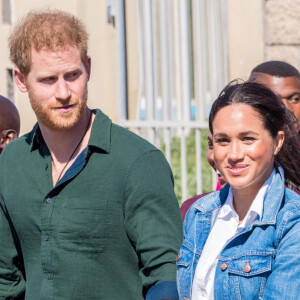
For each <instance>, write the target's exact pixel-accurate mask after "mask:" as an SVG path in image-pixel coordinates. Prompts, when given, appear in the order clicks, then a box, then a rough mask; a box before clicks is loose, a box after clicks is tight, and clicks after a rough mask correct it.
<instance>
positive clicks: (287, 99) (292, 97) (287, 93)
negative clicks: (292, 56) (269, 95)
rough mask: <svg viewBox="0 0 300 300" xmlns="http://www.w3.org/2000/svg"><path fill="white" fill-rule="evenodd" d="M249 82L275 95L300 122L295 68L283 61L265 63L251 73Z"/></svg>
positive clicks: (298, 80) (298, 79)
mask: <svg viewBox="0 0 300 300" xmlns="http://www.w3.org/2000/svg"><path fill="white" fill-rule="evenodd" d="M249 80H250V81H255V82H257V83H261V84H263V85H265V86H266V87H268V88H269V89H271V90H272V91H273V92H275V93H277V94H278V95H279V97H280V98H281V100H282V102H283V103H284V105H285V106H286V107H287V108H288V109H289V110H290V111H291V112H293V113H294V115H295V117H296V118H297V119H298V121H300V73H299V71H298V70H297V69H296V68H295V67H293V66H292V65H290V64H288V63H286V62H283V61H277V60H274V61H267V62H264V63H262V64H260V65H258V66H256V67H255V68H254V69H253V70H252V71H251V74H250V77H249ZM299 130H300V128H299Z"/></svg>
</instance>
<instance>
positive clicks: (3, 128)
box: [0, 95, 20, 152]
mask: <svg viewBox="0 0 300 300" xmlns="http://www.w3.org/2000/svg"><path fill="white" fill-rule="evenodd" d="M19 133H20V116H19V113H18V110H17V108H16V107H15V105H14V104H13V103H12V102H11V101H10V100H9V99H7V98H5V97H3V96H1V95H0V152H1V151H2V150H3V148H4V147H5V146H6V145H7V144H8V143H9V142H11V141H12V140H14V139H15V138H17V137H18V136H19Z"/></svg>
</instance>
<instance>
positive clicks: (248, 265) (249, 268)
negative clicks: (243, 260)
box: [244, 260, 251, 273]
mask: <svg viewBox="0 0 300 300" xmlns="http://www.w3.org/2000/svg"><path fill="white" fill-rule="evenodd" d="M250 271H251V267H250V263H249V260H248V261H247V264H246V266H245V267H244V272H245V273H249V272H250Z"/></svg>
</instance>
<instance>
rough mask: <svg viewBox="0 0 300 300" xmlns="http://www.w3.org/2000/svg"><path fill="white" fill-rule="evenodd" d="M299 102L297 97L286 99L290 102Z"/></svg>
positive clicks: (299, 98)
mask: <svg viewBox="0 0 300 300" xmlns="http://www.w3.org/2000/svg"><path fill="white" fill-rule="evenodd" d="M299 100H300V97H299V96H293V97H291V98H290V99H288V101H290V102H299Z"/></svg>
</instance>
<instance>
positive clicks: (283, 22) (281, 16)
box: [265, 0, 300, 70]
mask: <svg viewBox="0 0 300 300" xmlns="http://www.w3.org/2000/svg"><path fill="white" fill-rule="evenodd" d="M299 28H300V1H299V0H269V1H266V40H265V45H266V60H283V61H285V62H288V63H290V64H292V65H294V66H295V67H296V68H297V69H299V70H300V30H299Z"/></svg>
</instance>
